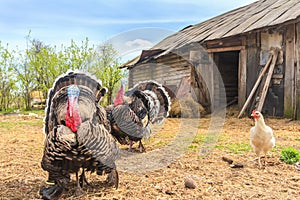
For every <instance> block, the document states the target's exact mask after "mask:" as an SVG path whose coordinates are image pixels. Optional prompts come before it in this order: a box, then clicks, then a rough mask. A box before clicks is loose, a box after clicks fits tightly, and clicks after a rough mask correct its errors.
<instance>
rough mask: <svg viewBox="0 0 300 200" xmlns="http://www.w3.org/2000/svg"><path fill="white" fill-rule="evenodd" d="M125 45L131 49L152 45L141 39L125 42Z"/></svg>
mask: <svg viewBox="0 0 300 200" xmlns="http://www.w3.org/2000/svg"><path fill="white" fill-rule="evenodd" d="M125 44H126V46H128V47H131V48H140V47H151V46H153V45H154V44H153V43H152V42H150V41H149V40H143V39H135V40H131V41H127V42H126V43H125Z"/></svg>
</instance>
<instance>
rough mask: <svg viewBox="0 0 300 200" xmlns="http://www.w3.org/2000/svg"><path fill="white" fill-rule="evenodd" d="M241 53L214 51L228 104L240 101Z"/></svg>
mask: <svg viewBox="0 0 300 200" xmlns="http://www.w3.org/2000/svg"><path fill="white" fill-rule="evenodd" d="M239 53H240V52H239V51H228V52H218V53H214V62H215V64H216V65H217V67H218V70H219V72H220V74H221V77H222V79H223V84H224V87H225V92H226V103H227V105H228V104H230V105H233V104H237V103H238V77H239V76H238V69H239ZM224 103H225V102H224Z"/></svg>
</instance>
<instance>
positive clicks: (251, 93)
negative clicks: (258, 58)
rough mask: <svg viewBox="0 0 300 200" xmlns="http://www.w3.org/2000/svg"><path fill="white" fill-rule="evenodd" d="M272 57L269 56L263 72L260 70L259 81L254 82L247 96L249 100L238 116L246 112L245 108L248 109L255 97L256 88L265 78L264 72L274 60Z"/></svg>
mask: <svg viewBox="0 0 300 200" xmlns="http://www.w3.org/2000/svg"><path fill="white" fill-rule="evenodd" d="M272 57H273V56H270V57H269V59H268V62H267V64H266V65H265V67H264V68H263V69H262V70H261V72H260V74H259V76H258V78H257V81H256V82H255V84H254V86H253V88H252V90H251V92H250V94H249V96H248V98H247V100H246V102H245V104H244V106H243V108H242V109H241V111H240V113H239V115H238V118H240V117H241V116H242V115H243V114H244V112H245V110H246V108H247V106H248V104H249V103H250V101H251V100H252V97H253V95H254V94H255V92H256V89H257V87H258V86H259V84H260V81H261V79H262V78H263V76H264V74H265V73H266V71H267V70H268V69H269V65H270V63H271V61H272Z"/></svg>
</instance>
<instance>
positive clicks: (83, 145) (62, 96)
mask: <svg viewBox="0 0 300 200" xmlns="http://www.w3.org/2000/svg"><path fill="white" fill-rule="evenodd" d="M105 93H106V88H102V86H101V82H99V81H97V80H96V79H94V78H92V77H91V76H89V75H88V74H85V73H83V72H77V71H68V72H67V73H66V74H63V75H61V76H60V77H58V78H57V79H56V81H55V82H54V84H53V87H52V88H51V89H50V90H49V93H48V100H47V107H46V109H45V112H46V116H45V127H44V131H45V144H44V145H45V147H44V154H43V158H42V162H41V165H42V168H43V169H44V170H46V171H47V172H48V181H47V183H48V184H49V185H50V186H49V187H45V188H42V189H41V190H40V194H41V196H42V198H43V199H57V198H59V197H60V196H61V195H62V194H63V192H64V191H65V190H66V189H67V188H66V185H67V183H68V182H69V181H70V174H71V173H76V182H77V189H76V192H75V194H76V195H80V194H82V193H83V190H82V187H83V183H84V182H85V183H87V181H86V178H85V175H84V172H85V171H91V172H94V171H97V174H99V175H101V174H103V173H108V174H109V175H108V180H109V182H110V184H113V185H115V187H118V181H119V178H118V172H117V170H116V165H115V160H116V158H117V155H118V152H119V149H118V146H117V144H116V141H115V139H114V138H113V137H112V136H111V134H110V133H109V131H110V126H109V121H108V120H107V117H106V112H105V109H104V108H103V107H101V106H100V105H99V104H98V102H99V100H100V99H101V97H102V96H103V95H104V94H105ZM80 169H82V174H81V175H80V177H79V176H78V173H79V171H80Z"/></svg>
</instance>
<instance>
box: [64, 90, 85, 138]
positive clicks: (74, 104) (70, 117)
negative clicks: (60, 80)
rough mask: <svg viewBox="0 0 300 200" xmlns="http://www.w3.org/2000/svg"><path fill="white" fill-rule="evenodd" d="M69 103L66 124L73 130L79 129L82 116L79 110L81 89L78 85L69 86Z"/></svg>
mask: <svg viewBox="0 0 300 200" xmlns="http://www.w3.org/2000/svg"><path fill="white" fill-rule="evenodd" d="M67 93H68V103H67V112H66V126H67V127H69V128H70V129H71V130H72V132H74V133H75V132H76V131H77V127H78V126H79V125H80V124H81V118H80V115H79V110H78V97H79V93H80V90H79V88H78V87H77V86H76V85H71V86H69V87H68V90H67Z"/></svg>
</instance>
